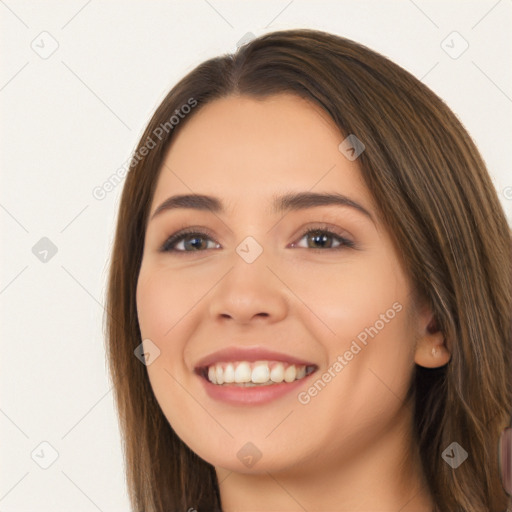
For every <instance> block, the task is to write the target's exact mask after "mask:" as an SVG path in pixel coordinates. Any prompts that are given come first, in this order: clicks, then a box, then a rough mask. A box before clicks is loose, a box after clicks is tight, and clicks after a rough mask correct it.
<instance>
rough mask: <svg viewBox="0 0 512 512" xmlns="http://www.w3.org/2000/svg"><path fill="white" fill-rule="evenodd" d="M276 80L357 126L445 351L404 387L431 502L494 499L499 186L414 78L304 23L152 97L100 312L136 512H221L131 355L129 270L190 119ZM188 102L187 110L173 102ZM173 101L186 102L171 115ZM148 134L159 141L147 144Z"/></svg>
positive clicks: (209, 480)
mask: <svg viewBox="0 0 512 512" xmlns="http://www.w3.org/2000/svg"><path fill="white" fill-rule="evenodd" d="M283 92H287V93H294V94H296V95H298V96H301V97H303V98H306V99H308V100H310V101H312V102H315V103H316V104H318V105H320V106H321V107H322V108H323V109H324V110H325V111H326V112H327V113H328V114H329V115H330V116H331V118H332V119H333V120H334V122H335V123H336V125H337V126H338V127H339V130H340V137H341V135H343V137H346V136H348V134H355V135H356V136H357V138H358V139H360V140H361V141H363V143H364V145H365V148H366V149H365V151H364V152H363V153H362V154H361V155H360V156H359V158H358V162H359V165H360V169H361V172H362V175H363V178H364V181H365V183H366V185H367V187H368V188H369V190H370V193H371V194H372V196H373V198H374V200H375V202H376V204H377V206H378V209H379V213H380V215H381V219H382V221H383V223H384V225H386V226H387V227H388V228H389V232H390V235H391V236H392V238H393V242H394V243H395V245H396V247H397V249H398V250H399V252H400V253H401V257H402V258H403V263H404V268H405V269H406V270H407V272H408V275H409V277H410V279H411V283H412V285H413V287H414V290H415V292H416V293H417V295H418V297H423V298H424V299H426V301H427V302H428V304H429V305H430V306H431V308H432V311H433V312H434V313H435V317H436V320H437V324H438V326H439V328H440V329H441V330H442V332H443V334H444V336H445V341H446V343H447V346H448V349H449V350H450V352H451V360H450V362H449V363H448V364H447V365H445V366H444V367H442V368H439V369H435V370H428V369H425V368H421V367H419V366H416V368H415V372H414V375H413V377H412V380H411V388H410V393H411V396H414V400H415V402H414V403H415V436H416V439H417V441H418V444H419V448H420V453H421V460H422V465H423V470H424V473H425V475H426V478H427V482H428V485H429V488H430V492H431V494H432V496H433V498H434V501H435V503H436V506H437V507H438V508H439V509H440V510H442V511H464V512H489V511H490V510H491V511H498V510H501V509H504V508H505V506H506V496H505V494H504V492H503V489H502V488H501V484H500V478H499V473H498V468H499V465H498V460H497V445H498V438H499V433H500V431H501V429H502V428H504V427H505V426H506V425H507V423H508V417H509V413H510V409H511V406H512V389H511V388H512V386H511V382H510V370H511V357H512V356H511V353H510V343H511V305H512V299H511V277H512V276H511V231H510V228H509V226H508V224H507V220H506V217H505V215H504V212H503V209H502V207H501V204H500V202H499V199H498V196H497V193H496V190H495V188H494V186H493V183H492V181H491V179H490V177H489V174H488V172H487V170H486V167H485V164H484V162H483V160H482V158H481V156H480V154H479V153H478V150H477V149H476V147H475V144H474V143H473V141H472V139H471V137H470V136H469V135H468V133H467V132H466V131H465V129H464V127H463V126H462V125H461V123H460V122H459V121H458V119H457V117H456V116H455V115H454V114H453V113H452V111H451V110H450V109H449V108H448V107H447V106H446V105H445V103H444V102H443V101H442V100H441V99H440V98H439V97H438V96H436V95H435V94H434V93H433V92H432V91H431V90H430V89H429V88H427V87H426V86H425V85H424V84H423V83H422V82H421V81H420V80H418V79H416V78H415V77H414V76H412V75H411V74H410V73H408V72H407V71H405V70H404V69H402V68H401V67H399V66H398V65H396V64H394V63H393V62H391V61H390V60H388V59H387V58H385V57H383V56H382V55H380V54H378V53H376V52H374V51H372V50H370V49H368V48H366V47H365V46H363V45H361V44H358V43H356V42H354V41H351V40H349V39H345V38H343V37H339V36H336V35H333V34H329V33H325V32H321V31H316V30H309V29H295V30H283V31H278V32H273V33H268V34H265V35H263V36H261V37H258V38H256V39H253V40H252V41H250V42H249V43H247V44H245V45H242V46H241V47H240V48H238V50H237V51H236V53H234V54H226V55H222V56H219V57H217V58H213V59H210V60H208V61H206V62H204V63H202V64H200V65H199V66H197V67H196V68H195V69H193V70H192V71H191V72H190V73H189V74H188V75H186V76H185V77H184V78H183V79H182V80H181V81H180V82H179V83H178V84H177V85H176V86H175V87H173V88H172V90H171V91H170V92H169V93H168V95H167V96H166V97H165V99H164V100H163V101H162V103H161V104H160V105H159V106H158V108H157V109H156V112H155V113H154V115H153V116H152V118H151V120H150V121H149V124H148V125H147V127H146V129H145V132H144V134H143V135H142V137H141V140H140V142H139V144H138V146H137V148H136V151H135V154H134V155H133V157H132V165H131V166H130V171H129V172H128V175H127V177H126V181H125V183H124V189H123V192H122V197H121V202H120V206H119V211H118V218H117V228H116V233H115V240H114V245H113V251H112V258H111V263H110V274H109V282H108V290H107V298H106V312H107V314H106V315H105V319H106V322H105V323H106V337H107V356H108V364H109V370H110V374H111V378H112V382H113V387H114V393H115V401H116V405H117V408H118V411H119V421H120V428H121V433H122V440H123V448H124V455H125V464H126V476H127V484H128V490H129V495H130V500H131V504H132V507H133V509H134V510H135V511H144V512H164V511H165V512H169V511H175V510H182V511H185V510H188V509H189V508H190V507H193V508H195V509H196V510H198V511H199V512H201V511H202V510H205V511H209V512H210V511H220V510H221V504H220V496H219V489H218V482H217V478H216V473H215V469H214V467H213V466H212V465H210V464H209V463H207V462H205V461H204V460H202V459H201V458H200V457H198V456H197V455H196V454H195V453H193V452H192V451H191V450H190V449H189V448H188V447H187V446H186V445H185V444H184V443H183V442H182V441H181V440H180V439H179V438H178V436H177V435H176V434H175V432H174V431H173V429H172V427H171V426H170V425H169V423H168V421H167V419H166V418H165V416H164V415H163V413H162V411H161V409H160V407H159V405H158V403H157V401H156V399H155V396H154V394H153V391H152V389H151V386H150V383H149V379H148V375H147V371H146V367H145V366H144V364H141V362H140V361H139V359H138V358H137V357H135V356H134V350H135V349H136V347H137V346H138V345H140V343H141V341H142V340H141V333H140V330H139V325H138V320H137V309H136V302H135V292H136V285H137V277H138V273H139V269H140V265H141V259H142V254H143V245H144V236H145V226H146V221H147V218H148V213H149V208H150V205H151V202H152V198H153V193H154V189H155V186H156V182H157V179H158V176H159V172H160V170H161V168H162V162H163V160H164V157H165V154H166V150H167V149H168V148H169V143H170V142H171V141H172V139H173V136H174V135H175V134H176V133H177V132H178V131H179V130H181V129H182V128H183V127H184V126H186V123H187V121H188V120H189V119H190V117H192V116H193V115H194V114H195V113H196V112H198V111H199V110H200V109H201V107H202V106H203V105H205V104H207V103H209V102H211V101H213V100H215V99H216V98H221V97H226V96H230V95H237V94H241V95H246V96H250V97H254V98H265V97H268V96H270V95H272V94H278V93H283ZM187 104H188V105H192V104H193V105H194V107H193V108H188V110H186V109H184V108H183V105H187ZM180 109H181V110H180ZM176 111H179V112H182V113H183V112H188V113H187V114H186V115H181V116H180V119H179V121H178V122H177V123H176V122H174V123H172V126H171V124H170V123H169V120H170V119H171V118H172V116H173V115H175V113H176ZM165 123H167V128H166V129H165V130H163V129H162V126H163V125H165ZM155 134H158V137H156V136H155ZM150 139H151V140H152V141H153V142H156V145H155V147H152V148H151V149H149V150H147V148H148V147H149V145H148V141H149V140H150ZM341 140H342V139H341V138H340V141H341ZM144 146H146V151H144V150H143V147H144ZM141 155H142V156H141ZM454 441H456V442H457V443H458V444H459V445H461V446H462V447H463V448H464V449H465V450H466V452H468V458H467V460H466V461H465V462H464V463H463V464H462V465H460V466H459V467H458V468H456V469H453V468H452V467H451V466H450V465H448V464H447V463H446V462H445V461H444V460H443V458H442V456H441V455H442V452H443V450H445V449H446V448H447V447H448V446H449V445H450V444H451V443H452V442H454Z"/></svg>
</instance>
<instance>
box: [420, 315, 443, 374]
mask: <svg viewBox="0 0 512 512" xmlns="http://www.w3.org/2000/svg"><path fill="white" fill-rule="evenodd" d="M450 359H451V354H450V352H449V350H448V348H447V347H446V343H445V339H444V334H443V332H442V331H441V330H440V329H439V326H438V323H437V321H436V319H435V317H434V316H433V315H432V316H431V317H430V321H429V322H428V325H427V326H426V327H424V328H423V329H422V330H421V332H420V335H419V339H418V340H417V343H416V352H415V355H414V362H415V363H416V364H417V365H419V366H423V367H424V368H440V367H441V366H444V365H445V364H447V363H448V362H449V361H450Z"/></svg>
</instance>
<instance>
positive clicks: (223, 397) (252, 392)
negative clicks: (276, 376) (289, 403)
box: [198, 372, 316, 405]
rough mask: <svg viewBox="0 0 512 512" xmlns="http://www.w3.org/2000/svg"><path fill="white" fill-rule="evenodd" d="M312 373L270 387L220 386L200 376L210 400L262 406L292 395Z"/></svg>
mask: <svg viewBox="0 0 512 512" xmlns="http://www.w3.org/2000/svg"><path fill="white" fill-rule="evenodd" d="M315 373H316V372H312V373H310V374H309V375H307V376H306V377H304V378H302V379H299V380H294V381H293V382H282V383H279V384H270V385H268V386H254V387H253V386H251V387H243V386H234V385H233V386H219V385H217V384H212V383H211V382H210V381H209V380H207V379H205V378H204V377H200V376H198V378H199V379H201V381H202V382H203V386H204V388H205V390H206V393H207V394H208V396H209V397H210V398H213V399H214V400H218V401H220V402H226V403H229V404H233V405H260V404H266V403H268V402H271V401H272V400H277V399H278V398H280V397H282V396H284V395H286V394H288V393H292V392H293V391H296V390H298V389H299V388H300V387H302V386H303V385H304V384H305V383H306V381H307V380H308V379H309V378H310V377H311V376H312V375H314V374H315Z"/></svg>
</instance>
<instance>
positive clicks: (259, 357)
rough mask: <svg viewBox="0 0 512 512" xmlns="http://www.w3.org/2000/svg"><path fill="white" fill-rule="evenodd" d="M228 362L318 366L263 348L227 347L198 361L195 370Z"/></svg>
mask: <svg viewBox="0 0 512 512" xmlns="http://www.w3.org/2000/svg"><path fill="white" fill-rule="evenodd" d="M228 361H248V362H253V361H281V362H283V363H291V364H295V365H305V366H316V365H315V364H314V363H312V362H309V361H306V360H304V359H299V358H297V357H294V356H291V355H289V354H284V353H283V352H275V351H273V350H267V349H264V348H261V347H226V348H223V349H221V350H217V351H216V352H212V353H211V354H208V355H207V356H205V357H203V358H201V359H200V360H199V361H197V363H196V365H195V368H196V369H198V368H205V367H207V366H210V365H212V364H214V363H218V362H228Z"/></svg>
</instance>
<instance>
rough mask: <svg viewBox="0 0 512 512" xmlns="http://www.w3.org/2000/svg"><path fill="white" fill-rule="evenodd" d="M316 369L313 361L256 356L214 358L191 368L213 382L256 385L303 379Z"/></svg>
mask: <svg viewBox="0 0 512 512" xmlns="http://www.w3.org/2000/svg"><path fill="white" fill-rule="evenodd" d="M316 370H317V366H316V365H314V364H296V363H292V362H283V361H274V360H260V361H224V362H216V363H212V364H210V365H206V366H201V367H198V368H196V369H195V372H196V373H197V374H198V375H199V376H200V377H202V378H203V379H205V380H207V381H208V382H209V383H211V384H213V385H215V386H223V387H226V386H230V387H260V386H273V385H277V384H282V383H288V384H290V383H292V382H295V381H299V380H302V379H305V378H306V377H307V376H309V375H310V374H312V373H313V372H315V371H316Z"/></svg>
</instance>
